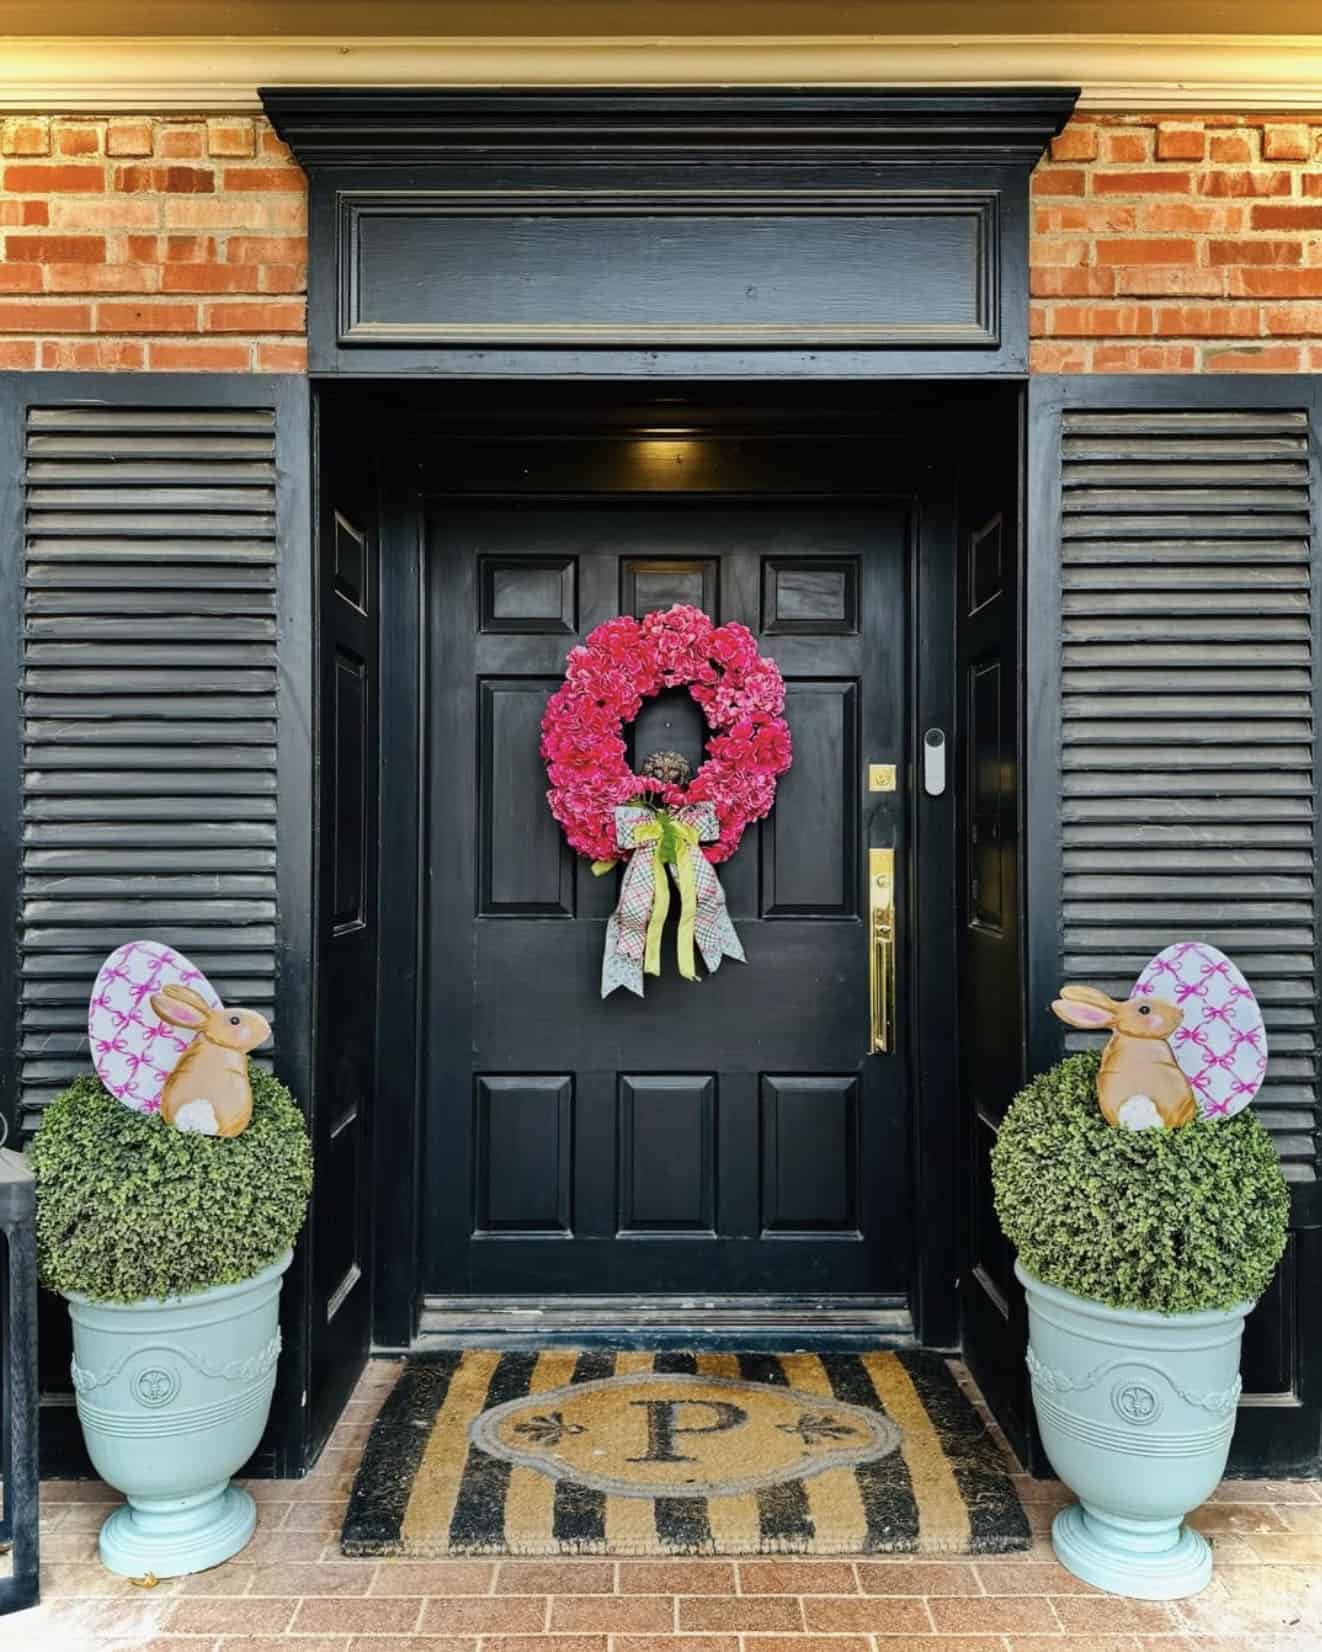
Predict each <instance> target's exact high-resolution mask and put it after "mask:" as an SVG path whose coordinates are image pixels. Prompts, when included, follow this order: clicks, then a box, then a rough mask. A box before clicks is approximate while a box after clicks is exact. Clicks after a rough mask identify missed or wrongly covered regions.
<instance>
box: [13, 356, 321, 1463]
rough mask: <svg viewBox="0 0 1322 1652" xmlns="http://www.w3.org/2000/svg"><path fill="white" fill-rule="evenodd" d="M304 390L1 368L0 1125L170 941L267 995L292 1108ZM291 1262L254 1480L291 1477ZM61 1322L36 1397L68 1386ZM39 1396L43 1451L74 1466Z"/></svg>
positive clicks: (36, 1093)
mask: <svg viewBox="0 0 1322 1652" xmlns="http://www.w3.org/2000/svg"><path fill="white" fill-rule="evenodd" d="M308 460H309V453H308V392H307V385H306V382H305V381H301V380H299V379H296V378H293V377H285V376H270V377H259V376H255V375H254V376H252V377H248V376H247V375H239V374H209V375H199V376H195V377H194V376H186V375H182V374H156V375H149V374H65V373H21V374H0V677H3V678H4V679H5V680H6V681H7V682H8V684H9V688H8V692H7V693H6V694H4V695H2V696H0V751H3V753H4V759H5V765H6V768H7V769H8V770H9V772H10V773H11V777H12V780H11V785H10V787H9V788H8V790H7V792H6V794H5V797H4V800H3V807H0V926H3V927H5V928H6V930H7V932H10V933H12V934H13V936H14V941H13V943H12V944H11V946H10V947H9V948H6V949H0V1112H3V1114H4V1115H5V1118H6V1120H7V1122H8V1123H9V1124H10V1126H11V1127H13V1126H15V1125H16V1126H17V1127H18V1133H19V1134H20V1135H22V1136H27V1135H30V1134H31V1132H32V1131H33V1130H34V1129H36V1128H37V1127H38V1126H39V1124H40V1119H41V1113H42V1109H43V1108H44V1107H45V1106H46V1105H47V1104H48V1102H49V1101H50V1099H51V1098H52V1097H53V1096H54V1095H55V1094H56V1093H57V1092H58V1091H59V1089H60V1088H61V1087H62V1086H63V1085H65V1084H66V1083H67V1082H68V1081H69V1080H70V1079H71V1078H72V1077H73V1076H74V1075H75V1074H77V1073H80V1072H86V1071H88V1070H89V1066H90V1052H89V1050H88V1045H87V999H88V995H89V993H90V990H91V985H92V981H93V978H94V975H95V972H96V969H97V966H98V965H99V964H100V962H101V960H102V959H103V958H104V957H105V956H106V954H107V953H108V952H109V951H110V950H111V949H112V948H113V947H114V946H116V945H118V944H119V943H120V942H122V941H124V940H126V939H130V938H132V937H135V936H139V935H141V936H146V937H150V938H154V939H159V940H164V941H169V942H170V943H171V944H173V945H175V946H178V947H180V948H182V949H183V950H184V951H185V952H187V953H188V955H189V956H190V957H191V958H192V959H193V961H194V962H195V963H197V964H198V965H199V966H200V967H201V968H202V969H204V970H205V971H206V973H207V975H208V976H209V977H210V979H211V981H212V982H213V984H214V985H215V986H216V988H217V990H218V991H219V992H221V994H222V995H223V996H224V997H225V998H226V999H227V1000H229V1001H232V1002H236V1003H242V1004H250V1005H253V1006H254V1007H257V1008H260V1009H261V1010H262V1012H263V1013H264V1014H266V1015H268V1016H269V1017H270V1019H271V1022H272V1025H273V1028H274V1030H275V1035H276V1042H275V1047H274V1050H273V1051H272V1050H267V1051H264V1052H262V1056H261V1058H260V1059H262V1060H264V1061H266V1062H272V1063H273V1064H274V1066H275V1068H276V1070H277V1071H278V1072H279V1073H280V1075H281V1077H282V1078H284V1079H285V1080H286V1082H287V1083H288V1084H289V1085H290V1087H291V1089H292V1090H293V1091H294V1093H295V1095H297V1096H298V1097H299V1098H300V1099H301V1100H303V1101H305V1102H306V1103H307V1104H308V1105H309V1106H311V1104H312V1101H313V1097H312V1088H311V1083H310V1073H311V1069H312V1063H311V1049H312V1044H311V1037H312V1032H311V1029H312V1016H311V997H310V983H311V977H312V970H311V954H312V941H311V923H312V893H313V875H312V827H313V819H312V815H313V811H312V804H311V771H312V753H311V733H310V729H311V708H312V675H311V659H312V642H313V639H312V619H311V611H312V574H311V525H310V518H309V505H308ZM307 1251H308V1247H307V1246H303V1247H300V1251H299V1253H298V1255H297V1257H296V1260H295V1264H294V1267H293V1268H292V1269H291V1270H290V1272H289V1273H288V1274H287V1275H286V1276H285V1289H284V1297H283V1309H282V1312H283V1316H284V1322H285V1338H286V1355H285V1358H284V1359H283V1360H282V1362H281V1369H280V1376H279V1385H280V1386H279V1388H278V1390H277V1398H276V1404H275V1408H274V1411H273V1419H272V1427H271V1429H270V1431H269V1432H268V1436H267V1441H266V1443H265V1445H264V1447H263V1449H262V1454H261V1457H260V1462H259V1463H258V1465H257V1466H265V1467H268V1468H276V1467H279V1468H283V1469H285V1470H295V1471H296V1470H297V1469H298V1468H299V1467H300V1466H301V1465H302V1461H303V1452H304V1440H305V1436H306V1425H305V1416H304V1400H303V1395H304V1394H305V1392H306V1391H307V1390H308V1388H309V1386H310V1385H313V1386H315V1374H314V1373H312V1372H310V1370H309V1366H308V1362H307V1341H306V1336H305V1335H304V1333H303V1330H302V1324H303V1320H304V1318H305V1312H306V1310H305V1303H306V1288H307V1286H306V1278H307ZM65 1336H66V1331H65V1316H64V1315H63V1314H62V1313H51V1314H48V1315H47V1316H46V1319H45V1320H44V1322H43V1327H42V1337H41V1358H42V1386H43V1390H46V1391H50V1390H58V1389H61V1388H63V1387H64V1386H65V1383H66V1381H67V1378H66V1373H67V1369H68V1354H67V1348H66V1346H65V1343H64V1339H65ZM69 1417H71V1413H68V1412H67V1409H66V1408H61V1407H60V1406H58V1405H56V1406H53V1407H51V1408H43V1420H42V1438H43V1452H44V1453H46V1459H45V1460H49V1461H51V1462H52V1463H55V1464H60V1463H63V1464H64V1465H65V1466H66V1468H74V1469H76V1468H77V1466H78V1459H77V1458H76V1457H70V1456H69V1455H68V1452H69V1449H70V1445H71V1440H70V1439H69V1438H68V1431H67V1430H65V1429H63V1428H62V1427H60V1426H57V1425H59V1424H60V1423H61V1422H62V1420H68V1418H69Z"/></svg>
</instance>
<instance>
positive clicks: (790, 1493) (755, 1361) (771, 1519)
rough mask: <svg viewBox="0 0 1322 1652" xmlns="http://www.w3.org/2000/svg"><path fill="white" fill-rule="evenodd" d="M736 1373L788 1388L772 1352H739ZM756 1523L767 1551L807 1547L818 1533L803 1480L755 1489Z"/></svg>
mask: <svg viewBox="0 0 1322 1652" xmlns="http://www.w3.org/2000/svg"><path fill="white" fill-rule="evenodd" d="M739 1375H740V1376H741V1377H743V1378H744V1379H745V1380H746V1381H748V1382H764V1383H766V1384H767V1385H768V1387H773V1388H788V1387H789V1385H790V1380H789V1378H788V1377H787V1376H786V1375H785V1368H784V1366H783V1365H782V1364H781V1363H780V1360H779V1359H778V1358H777V1357H776V1355H775V1354H740V1356H739ZM754 1496H755V1497H756V1499H757V1524H758V1529H759V1531H760V1532H761V1534H762V1543H763V1546H764V1548H765V1549H766V1550H767V1552H768V1553H775V1552H776V1551H777V1550H778V1549H802V1548H806V1547H807V1546H808V1545H809V1544H810V1543H811V1542H812V1540H813V1538H814V1537H815V1536H816V1535H817V1532H816V1528H815V1527H814V1525H813V1523H812V1515H811V1514H810V1513H809V1512H808V1493H807V1490H806V1489H805V1487H804V1484H803V1481H802V1480H785V1481H783V1482H782V1483H781V1484H780V1485H778V1486H764V1487H763V1488H762V1489H761V1491H758V1492H755V1493H754Z"/></svg>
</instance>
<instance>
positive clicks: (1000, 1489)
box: [342, 1349, 1029, 1556]
mask: <svg viewBox="0 0 1322 1652" xmlns="http://www.w3.org/2000/svg"><path fill="white" fill-rule="evenodd" d="M1028 1543H1029V1535H1028V1523H1027V1520H1026V1518H1025V1516H1024V1511H1023V1508H1022V1506H1021V1505H1020V1502H1019V1499H1018V1497H1017V1496H1016V1494H1015V1490H1014V1487H1013V1485H1012V1484H1011V1481H1010V1478H1009V1476H1008V1474H1007V1473H1006V1469H1005V1465H1004V1463H1003V1461H1002V1459H1001V1455H1000V1452H999V1451H998V1449H997V1447H996V1445H995V1442H994V1441H993V1440H992V1439H991V1437H990V1436H989V1435H988V1433H987V1431H986V1430H985V1429H984V1427H983V1425H982V1422H981V1420H980V1419H979V1417H978V1414H977V1412H976V1411H975V1410H974V1409H973V1407H972V1406H971V1405H970V1404H969V1402H968V1400H967V1399H966V1398H965V1396H964V1395H963V1394H962V1393H961V1391H960V1389H959V1386H958V1384H957V1383H956V1381H955V1379H954V1377H953V1376H952V1375H951V1372H950V1369H949V1367H948V1365H947V1364H946V1362H945V1361H944V1360H943V1359H941V1358H940V1356H939V1355H936V1354H927V1353H908V1352H906V1353H868V1354H725V1353H721V1354H717V1353H698V1354H692V1353H657V1354H638V1353H609V1352H605V1351H602V1350H586V1351H583V1352H576V1351H574V1350H568V1349H556V1350H553V1351H548V1352H545V1353H503V1354H502V1353H494V1352H487V1351H470V1352H467V1353H446V1354H435V1355H424V1356H420V1357H418V1358H414V1359H409V1360H406V1361H405V1363H404V1366H403V1369H402V1371H401V1374H400V1378H399V1381H398V1383H397V1384H396V1386H395V1388H394V1390H393V1392H392V1393H391V1395H390V1397H389V1399H388V1400H387V1401H386V1403H385V1405H384V1407H383V1408H382V1410H381V1414H380V1416H379V1417H378V1419H377V1421H376V1423H375V1424H374V1426H373V1428H372V1432H371V1436H370V1438H369V1439H368V1442H367V1446H366V1448H365V1450H364V1453H363V1460H362V1463H361V1464H360V1466H359V1469H358V1474H357V1477H356V1479H355V1481H354V1487H353V1492H352V1495H351V1496H350V1499H349V1509H348V1513H347V1515H346V1517H345V1522H344V1531H343V1534H342V1547H343V1550H344V1553H345V1554H347V1555H419V1556H423V1555H425V1556H442V1555H460V1554H516V1555H558V1554H607V1555H612V1554H618V1555H675V1554H694V1555H696V1554H819V1555H821V1554H834V1555H841V1554H881V1553H904V1554H1000V1553H1004V1552H1007V1551H1009V1550H1014V1549H1024V1548H1027V1547H1028Z"/></svg>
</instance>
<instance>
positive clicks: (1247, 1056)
mask: <svg viewBox="0 0 1322 1652" xmlns="http://www.w3.org/2000/svg"><path fill="white" fill-rule="evenodd" d="M1134 996H1135V997H1144V996H1147V997H1157V998H1165V999H1168V1000H1169V1001H1170V1002H1171V1003H1173V1004H1178V1005H1179V1007H1180V1009H1182V1010H1183V1011H1184V1020H1183V1021H1182V1022H1181V1024H1180V1025H1179V1026H1178V1027H1177V1028H1176V1029H1175V1031H1174V1033H1172V1035H1171V1038H1170V1047H1171V1052H1172V1054H1173V1055H1174V1056H1175V1059H1176V1061H1177V1062H1178V1063H1179V1066H1180V1070H1181V1072H1183V1074H1184V1075H1185V1077H1186V1078H1187V1079H1188V1080H1189V1084H1190V1086H1191V1088H1192V1090H1193V1093H1194V1097H1195V1099H1196V1101H1197V1103H1198V1114H1199V1117H1200V1118H1205V1119H1228V1118H1233V1117H1234V1115H1235V1114H1236V1113H1239V1112H1242V1111H1243V1109H1244V1108H1245V1107H1247V1106H1248V1104H1249V1103H1250V1102H1251V1101H1252V1100H1253V1098H1254V1096H1256V1095H1257V1093H1258V1091H1259V1090H1260V1089H1261V1088H1262V1081H1263V1077H1264V1076H1265V1074H1266V1072H1267V1029H1266V1027H1265V1026H1264V1025H1263V1019H1262V1011H1261V1009H1260V1008H1259V1007H1258V1000H1257V999H1256V998H1255V997H1254V996H1253V989H1252V988H1251V987H1250V986H1249V984H1248V982H1247V981H1246V980H1245V979H1244V977H1243V975H1242V974H1241V973H1240V970H1239V968H1238V966H1237V965H1235V964H1234V963H1232V962H1231V960H1230V959H1229V958H1227V957H1226V955H1225V953H1224V952H1221V951H1219V950H1218V949H1217V948H1216V947H1214V946H1212V945H1211V944H1210V943H1209V942H1207V941H1177V942H1176V943H1175V944H1174V945H1173V946H1168V947H1164V948H1163V949H1162V950H1161V951H1160V952H1159V953H1158V954H1157V956H1156V957H1155V958H1154V959H1153V960H1152V961H1151V963H1149V964H1148V965H1146V967H1145V968H1144V969H1143V972H1142V973H1141V974H1140V976H1139V978H1138V981H1137V982H1136V984H1135V986H1134Z"/></svg>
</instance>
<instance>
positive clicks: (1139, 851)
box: [1060, 408, 1317, 1181]
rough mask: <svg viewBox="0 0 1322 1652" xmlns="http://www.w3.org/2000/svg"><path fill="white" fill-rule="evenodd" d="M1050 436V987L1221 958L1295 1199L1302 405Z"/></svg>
mask: <svg viewBox="0 0 1322 1652" xmlns="http://www.w3.org/2000/svg"><path fill="white" fill-rule="evenodd" d="M1060 438H1061V452H1060V481H1061V515H1060V562H1061V576H1060V577H1061V631H1060V635H1061V662H1060V663H1061V743H1060V763H1061V779H1060V814H1061V820H1060V832H1061V873H1062V889H1061V893H1062V906H1061V911H1062V937H1061V938H1062V958H1061V970H1062V974H1063V977H1064V978H1065V979H1068V980H1076V981H1088V982H1092V983H1094V984H1096V985H1098V986H1101V987H1103V988H1105V990H1107V991H1108V992H1112V993H1114V994H1118V995H1119V996H1122V997H1123V996H1127V995H1128V993H1129V992H1130V990H1132V987H1133V984H1134V978H1135V976H1136V975H1137V973H1138V971H1139V969H1141V967H1142V966H1143V964H1144V963H1145V962H1146V961H1147V960H1148V959H1149V958H1150V957H1151V956H1152V954H1153V953H1154V952H1155V951H1157V950H1158V949H1159V948H1160V947H1162V946H1164V945H1166V944H1167V943H1168V942H1170V941H1173V940H1182V939H1188V938H1192V937H1199V938H1202V939H1205V940H1210V941H1212V942H1213V943H1215V944H1216V945H1217V946H1220V947H1221V948H1222V950H1223V951H1225V952H1227V953H1229V954H1230V956H1231V957H1232V958H1234V959H1235V961H1236V962H1237V963H1238V964H1239V965H1240V967H1241V968H1242V969H1243V971H1244V973H1245V975H1246V976H1247V977H1248V979H1249V981H1250V982H1251V983H1252V985H1253V987H1254V990H1255V992H1256V993H1257V994H1258V997H1259V999H1260V1001H1261V1003H1262V1006H1263V1010H1264V1013H1265V1015H1266V1019H1267V1024H1268V1036H1269V1041H1270V1050H1271V1061H1270V1065H1269V1068H1268V1072H1267V1080H1266V1083H1265V1085H1264V1087H1263V1089H1262V1092H1261V1094H1260V1096H1259V1098H1258V1102H1257V1107H1258V1113H1259V1116H1260V1117H1261V1119H1262V1121H1263V1123H1264V1124H1265V1125H1266V1126H1267V1127H1268V1129H1269V1130H1271V1132H1272V1134H1273V1135H1274V1136H1275V1138H1276V1142H1277V1146H1278V1148H1279V1150H1280V1153H1281V1157H1282V1160H1283V1161H1284V1164H1285V1167H1286V1173H1287V1175H1288V1176H1290V1177H1291V1178H1292V1179H1294V1180H1297V1181H1312V1180H1314V1178H1315V1174H1316V1152H1317V1140H1316V1116H1315V1107H1316V1078H1317V1059H1316V1051H1317V987H1316V980H1315V958H1316V954H1315V937H1316V933H1317V902H1316V896H1315V891H1314V865H1315V858H1316V836H1317V817H1316V809H1315V773H1314V766H1313V701H1314V695H1315V693H1316V688H1317V684H1316V675H1315V665H1314V659H1313V646H1312V642H1311V637H1310V632H1311V612H1312V567H1311V563H1312V556H1313V546H1312V534H1311V499H1310V477H1309V418H1308V412H1307V409H1306V408H1281V409H1279V410H1271V411H1245V410H1239V409H1236V410H1223V409H1209V410H1198V409H1194V408H1189V409H1185V410H1179V411H1174V410H1172V411H1154V410H1147V411H1111V410H1093V409H1088V408H1078V409H1067V410H1065V411H1064V412H1063V413H1062V415H1061V432H1060ZM1066 1042H1067V1046H1068V1047H1071V1048H1079V1047H1083V1046H1085V1045H1086V1044H1089V1043H1095V1042H1096V1040H1095V1038H1089V1037H1088V1036H1087V1035H1084V1034H1078V1035H1070V1036H1069V1037H1068V1038H1067V1041H1066Z"/></svg>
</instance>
